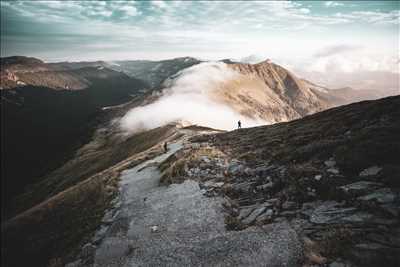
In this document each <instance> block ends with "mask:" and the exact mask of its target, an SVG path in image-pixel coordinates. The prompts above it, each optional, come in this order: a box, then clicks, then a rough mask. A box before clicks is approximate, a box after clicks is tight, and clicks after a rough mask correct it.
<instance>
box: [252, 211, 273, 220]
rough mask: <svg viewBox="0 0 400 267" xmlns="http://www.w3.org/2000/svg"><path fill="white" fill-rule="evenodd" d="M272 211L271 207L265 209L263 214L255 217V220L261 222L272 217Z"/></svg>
mask: <svg viewBox="0 0 400 267" xmlns="http://www.w3.org/2000/svg"><path fill="white" fill-rule="evenodd" d="M273 215H274V211H273V210H272V209H267V210H266V211H265V212H264V213H263V214H261V215H260V216H258V217H257V219H256V222H258V223H263V222H265V221H269V220H271V219H272V216H273Z"/></svg>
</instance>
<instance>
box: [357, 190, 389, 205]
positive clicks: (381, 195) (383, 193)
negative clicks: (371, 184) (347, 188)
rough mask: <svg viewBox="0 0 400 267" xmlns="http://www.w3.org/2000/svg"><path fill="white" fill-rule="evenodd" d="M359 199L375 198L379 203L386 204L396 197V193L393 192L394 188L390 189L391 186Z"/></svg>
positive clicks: (369, 199) (368, 199)
mask: <svg viewBox="0 0 400 267" xmlns="http://www.w3.org/2000/svg"><path fill="white" fill-rule="evenodd" d="M358 199H359V200H362V201H372V200H375V201H377V202H378V203H381V204H385V203H390V202H393V201H394V200H395V199H396V195H395V194H394V193H393V192H392V190H390V188H381V189H378V190H376V191H374V192H373V193H371V194H368V195H365V196H362V197H359V198H358Z"/></svg>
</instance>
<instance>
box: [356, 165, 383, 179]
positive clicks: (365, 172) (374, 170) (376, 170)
mask: <svg viewBox="0 0 400 267" xmlns="http://www.w3.org/2000/svg"><path fill="white" fill-rule="evenodd" d="M381 170H382V168H380V167H378V166H371V167H369V168H367V169H365V170H363V171H361V172H360V176H361V177H365V176H372V175H377V174H378V173H379V172H380V171H381Z"/></svg>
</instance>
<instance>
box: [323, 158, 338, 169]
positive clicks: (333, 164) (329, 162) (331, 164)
mask: <svg viewBox="0 0 400 267" xmlns="http://www.w3.org/2000/svg"><path fill="white" fill-rule="evenodd" d="M324 164H325V166H327V167H330V168H331V167H333V166H335V165H336V161H334V160H333V158H330V159H329V160H326V161H324Z"/></svg>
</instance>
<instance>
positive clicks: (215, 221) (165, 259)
mask: <svg viewBox="0 0 400 267" xmlns="http://www.w3.org/2000/svg"><path fill="white" fill-rule="evenodd" d="M189 136H190V135H189ZM187 137H188V136H186V137H183V139H181V140H178V141H176V142H175V143H172V144H170V145H169V150H168V152H166V153H164V154H162V155H160V156H158V157H155V158H153V159H151V160H148V161H146V162H144V163H142V164H140V165H138V166H136V167H134V168H132V169H129V170H126V171H124V172H123V173H122V175H121V182H120V193H121V194H120V198H119V199H118V200H116V201H115V206H114V209H112V210H110V211H109V212H108V213H107V214H106V215H105V218H104V219H103V222H104V224H103V226H102V227H101V229H100V230H99V231H98V232H97V233H96V235H95V237H94V240H93V243H92V244H87V245H85V246H84V248H83V251H84V254H86V255H87V256H88V258H87V259H86V261H85V262H82V260H78V261H77V262H74V263H71V264H69V265H67V266H87V265H88V263H89V262H91V263H90V264H92V266H160V265H164V266H165V265H168V266H189V265H190V266H203V265H208V266H210V265H213V266H232V265H236V266H237V265H239V266H265V265H268V266H295V265H297V263H298V262H299V260H300V258H301V253H300V251H301V242H300V241H299V240H298V237H297V234H296V233H295V231H294V230H293V229H292V228H291V227H290V226H289V224H287V223H280V224H273V225H269V226H262V227H261V226H260V227H254V228H249V229H246V230H243V231H227V230H226V228H225V223H224V214H223V210H222V209H223V207H222V205H221V203H222V200H223V199H222V198H221V197H214V198H209V197H206V196H204V190H201V189H200V187H199V184H198V182H196V181H193V180H188V181H185V182H184V183H181V184H173V185H170V186H160V178H161V174H160V171H159V170H158V165H159V164H160V163H162V162H163V161H164V160H166V159H167V158H168V157H169V156H171V155H173V154H174V153H177V151H179V150H180V149H181V148H183V147H184V146H185V145H188V144H184V143H185V139H187ZM178 153H179V152H178ZM92 259H94V260H93V261H92Z"/></svg>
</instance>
